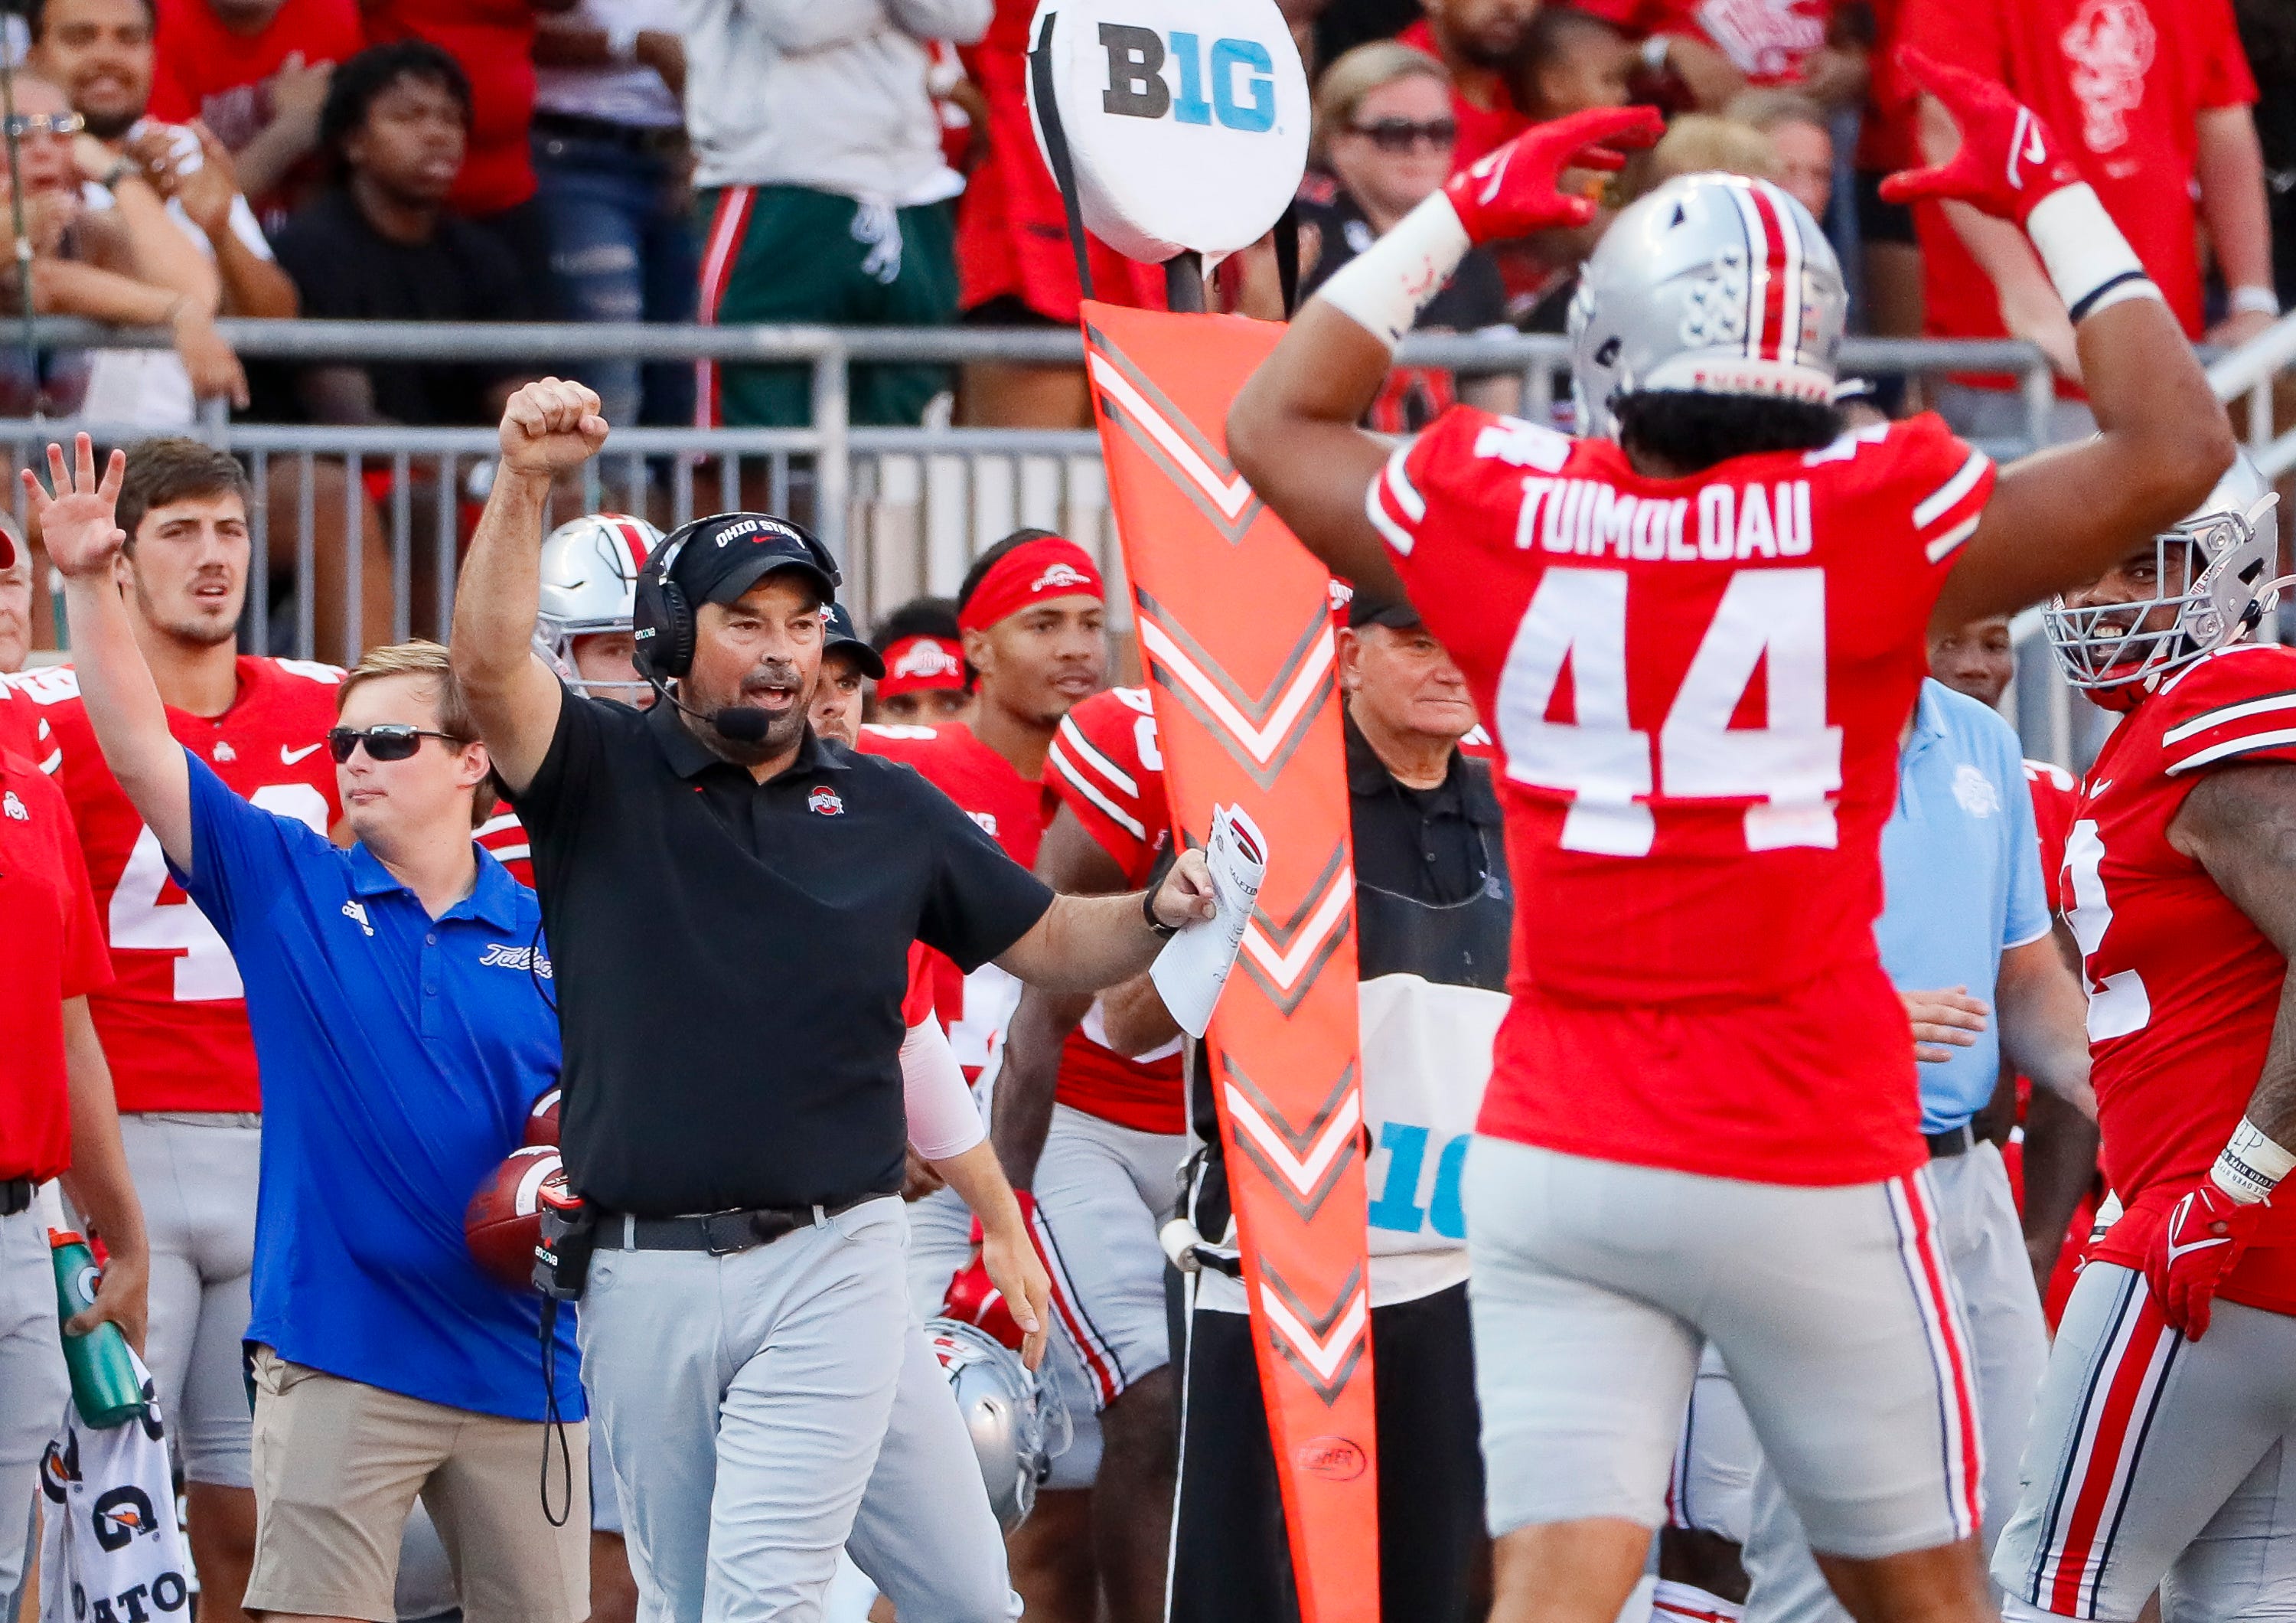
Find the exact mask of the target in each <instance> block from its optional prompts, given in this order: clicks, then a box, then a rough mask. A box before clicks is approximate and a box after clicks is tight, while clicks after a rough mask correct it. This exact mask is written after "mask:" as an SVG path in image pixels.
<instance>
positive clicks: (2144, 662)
mask: <svg viewBox="0 0 2296 1623" xmlns="http://www.w3.org/2000/svg"><path fill="white" fill-rule="evenodd" d="M2279 501H2280V498H2279V497H2278V496H2276V495H2275V494H2274V493H2273V490H2272V487H2271V486H2270V485H2269V484H2267V482H2265V478H2264V475H2263V474H2260V473H2259V472H2258V471H2257V467H2256V464H2254V463H2253V462H2251V461H2250V460H2249V459H2248V455H2247V453H2246V452H2244V451H2243V452H2242V453H2241V454H2239V455H2238V456H2236V457H2234V458H2233V464H2232V466H2230V467H2229V468H2226V470H2225V475H2224V477H2223V478H2222V479H2219V480H2218V481H2217V488H2216V489H2215V490H2211V491H2210V492H2209V498H2208V499H2207V500H2206V501H2204V502H2202V504H2201V505H2200V507H2199V508H2198V509H2197V510H2196V511H2195V512H2194V514H2193V515H2192V516H2191V517H2190V518H2188V519H2186V520H2185V522H2184V523H2180V524H2178V525H2177V526H2176V527H2175V528H2174V529H2172V530H2165V531H2161V533H2160V534H2159V535H2157V536H2155V537H2153V595H2152V596H2151V597H2144V598H2139V599H2136V600H2135V601H2132V602H2127V603H2100V604H2095V605H2089V606H2082V607H2079V608H2075V607H2072V606H2070V605H2068V604H2067V603H2066V602H2065V600H2064V598H2063V597H2054V598H2052V599H2051V600H2050V602H2049V605H2048V606H2047V607H2046V608H2045V609H2043V610H2042V611H2041V623H2042V626H2043V628H2044V629H2045V630H2046V631H2047V633H2048V638H2049V647H2050V648H2051V649H2052V650H2054V652H2055V654H2056V656H2057V664H2058V667H2059V668H2060V669H2062V671H2064V673H2065V680H2067V681H2069V682H2071V684H2072V685H2073V686H2074V687H2076V688H2084V689H2087V690H2088V691H2090V692H2092V693H2094V692H2097V691H2099V690H2101V689H2107V688H2128V690H2129V692H2130V693H2131V694H2132V695H2134V694H2140V693H2144V692H2149V691H2150V690H2151V689H2152V688H2153V687H2154V686H2156V685H2157V684H2158V682H2159V681H2160V679H2161V678H2162V677H2164V676H2166V675H2168V674H2169V673H2170V672H2171V671H2180V670H2182V669H2183V668H2184V667H2185V666H2186V665H2189V664H2191V663H2193V662H2194V660H2196V659H2199V658H2200V657H2201V656H2202V655H2205V654H2212V653H2214V652H2215V651H2216V650H2217V649H2218V648H2221V647H2225V646H2226V644H2227V643H2232V642H2236V641H2238V640H2239V639H2240V638H2243V637H2244V636H2246V635H2247V634H2248V633H2249V632H2250V631H2251V630H2254V629H2255V627H2256V624H2257V622H2259V621H2260V620H2262V619H2263V618H2264V616H2265V614H2266V612H2267V610H2269V609H2270V608H2271V607H2272V606H2273V603H2274V601H2275V600H2276V599H2277V598H2278V597H2279V596H2280V589H2281V587H2282V586H2284V585H2285V584H2286V582H2285V581H2282V580H2276V579H2275V578H2274V575H2273V572H2274V570H2275V569H2276V567H2277V565H2278V564H2279V561H2280V517H2279V514H2278V512H2277V508H2278V506H2279ZM2164 609H2165V610H2170V611H2173V614H2168V615H2164V614H2161V613H2160V611H2161V610H2164ZM2152 622H2160V623H2157V624H2156V623H2152Z"/></svg>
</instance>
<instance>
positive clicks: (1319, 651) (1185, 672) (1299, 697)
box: [1138, 614, 1332, 766]
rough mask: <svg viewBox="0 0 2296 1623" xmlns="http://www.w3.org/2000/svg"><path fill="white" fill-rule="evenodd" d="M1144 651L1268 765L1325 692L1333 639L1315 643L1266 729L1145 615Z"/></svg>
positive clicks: (1142, 620)
mask: <svg viewBox="0 0 2296 1623" xmlns="http://www.w3.org/2000/svg"><path fill="white" fill-rule="evenodd" d="M1138 623H1139V632H1140V643H1141V646H1142V647H1144V648H1146V649H1147V650H1148V652H1149V653H1150V654H1151V655H1153V656H1154V657H1155V658H1157V659H1159V660H1160V661H1162V662H1163V663H1164V664H1165V665H1167V666H1169V668H1170V670H1171V672H1172V674H1173V675H1174V676H1177V678H1179V679H1180V681H1181V682H1182V684H1183V685H1185V687H1186V688H1187V689H1188V691H1189V692H1190V693H1193V694H1194V695H1195V696H1196V697H1197V698H1198V699H1199V700H1201V702H1202V704H1203V706H1204V708H1205V709H1206V710H1209V711H1210V712H1211V713H1212V715H1213V717H1214V718H1215V719H1216V720H1217V721H1218V722H1219V724H1220V725H1221V726H1222V727H1225V728H1226V729H1228V731H1229V732H1231V733H1234V735H1235V738H1236V742H1238V743H1239V744H1241V745H1242V746H1243V747H1244V748H1245V749H1246V750H1248V751H1250V752H1251V758H1252V759H1253V760H1255V761H1257V762H1259V764H1260V765H1262V766H1266V765H1267V762H1268V759H1269V758H1270V757H1271V756H1273V755H1274V754H1275V752H1276V750H1277V748H1278V747H1280V746H1282V744H1283V740H1284V739H1285V738H1287V737H1290V736H1291V732H1292V723H1293V722H1294V721H1298V720H1299V719H1300V712H1301V711H1303V710H1305V709H1306V708H1307V707H1308V704H1310V703H1311V702H1312V701H1313V700H1314V699H1315V697H1316V694H1317V692H1318V691H1320V690H1321V688H1322V687H1323V681H1324V672H1325V671H1328V670H1330V669H1331V667H1332V636H1331V633H1330V632H1329V631H1324V632H1323V633H1322V634H1321V635H1319V636H1318V637H1317V638H1316V647H1315V648H1314V651H1313V652H1311V653H1310V654H1309V655H1308V658H1307V662H1306V663H1304V664H1302V665H1301V666H1300V669H1299V671H1298V672H1297V673H1296V674H1295V675H1294V676H1293V677H1292V685H1291V687H1289V688H1286V689H1284V693H1283V702H1282V703H1280V704H1277V705H1276V706H1275V713H1273V714H1271V715H1270V716H1269V717H1268V718H1267V726H1265V727H1254V726H1253V725H1252V724H1251V718H1250V717H1248V716H1246V715H1245V714H1244V713H1243V712H1242V711H1241V710H1238V709H1237V708H1236V707H1235V702H1234V700H1233V699H1231V698H1229V697H1228V696H1227V695H1226V694H1225V693H1222V692H1221V691H1220V689H1219V685H1218V683H1216V682H1214V681H1213V680H1211V678H1210V677H1209V676H1206V675H1205V674H1204V672H1203V670H1202V668H1201V666H1199V665H1198V664H1197V663H1196V662H1195V661H1194V660H1193V659H1190V658H1189V657H1188V656H1187V655H1186V654H1185V653H1183V652H1182V651H1181V648H1180V645H1179V644H1178V643H1177V642H1175V641H1174V640H1173V639H1172V636H1171V633H1170V632H1169V631H1167V630H1164V628H1163V627H1162V626H1160V625H1158V624H1157V623H1156V622H1154V621H1153V620H1151V619H1149V618H1148V617H1147V616H1146V615H1145V614H1143V615H1142V616H1140V619H1139V622H1138Z"/></svg>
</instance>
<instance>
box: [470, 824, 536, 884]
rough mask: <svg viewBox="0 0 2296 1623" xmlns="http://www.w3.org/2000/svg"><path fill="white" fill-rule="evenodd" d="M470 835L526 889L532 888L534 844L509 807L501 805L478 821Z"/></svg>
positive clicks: (524, 826) (523, 825)
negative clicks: (489, 815)
mask: <svg viewBox="0 0 2296 1623" xmlns="http://www.w3.org/2000/svg"><path fill="white" fill-rule="evenodd" d="M471 838H472V839H474V840H476V841H478V843H479V844H481V845H483V846H485V847H486V848H487V850H488V853H491V854H492V856H493V857H494V860H495V861H497V862H500V863H501V864H502V865H503V866H504V868H507V869H510V877H512V878H513V879H515V880H517V881H518V882H519V883H520V884H521V885H523V886H526V887H527V888H528V889H529V890H532V889H533V888H534V847H533V844H532V843H531V842H530V841H529V838H528V836H527V832H526V825H525V824H524V823H521V822H520V821H519V820H518V813H517V812H515V811H512V810H511V809H510V808H509V807H508V806H503V807H501V808H500V809H498V810H497V811H496V812H495V814H494V815H493V816H492V817H490V818H488V819H487V820H486V821H485V822H483V823H480V825H479V827H478V831H477V832H476V833H474V834H472V835H471Z"/></svg>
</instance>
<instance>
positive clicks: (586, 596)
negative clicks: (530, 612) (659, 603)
mask: <svg viewBox="0 0 2296 1623" xmlns="http://www.w3.org/2000/svg"><path fill="white" fill-rule="evenodd" d="M660 545H661V531H659V530H657V529H655V528H654V527H653V526H652V524H649V523H646V522H645V520H644V519H642V518H632V517H631V516H630V515H628V514H627V513H590V514H586V515H583V516H582V517H580V518H577V519H570V520H568V521H567V522H566V523H562V524H561V525H559V526H558V528H557V529H555V530H553V531H551V532H550V533H549V534H548V535H547V536H545V538H544V539H543V542H542V596H541V599H540V602H539V605H538V611H537V614H536V615H535V617H534V646H535V648H536V650H537V652H538V653H540V654H541V655H542V656H543V658H544V659H545V660H547V661H548V662H549V663H550V667H551V669H552V670H553V671H557V672H558V674H559V675H560V676H561V677H562V678H563V679H564V680H565V681H566V682H567V684H568V685H569V686H570V687H571V688H574V690H575V691H576V692H578V693H586V694H588V695H589V696H591V697H592V698H598V699H621V700H623V701H625V702H627V703H629V704H644V695H645V692H646V685H645V683H644V682H642V681H629V682H598V681H587V680H584V679H583V677H582V676H581V674H580V673H579V672H578V671H577V670H576V669H575V665H574V640H575V638H578V637H595V636H599V635H601V634H606V633H611V632H616V631H624V632H627V631H628V630H630V629H631V623H632V619H633V616H634V615H635V613H636V608H637V581H638V571H639V570H641V569H644V567H645V562H646V560H647V559H648V558H650V557H652V556H653V553H654V549H655V548H658V547H660Z"/></svg>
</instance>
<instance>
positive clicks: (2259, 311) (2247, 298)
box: [2225, 284, 2280, 321]
mask: <svg viewBox="0 0 2296 1623" xmlns="http://www.w3.org/2000/svg"><path fill="white" fill-rule="evenodd" d="M2225 306H2226V309H2229V310H2231V311H2232V313H2233V314H2234V315H2235V316H2269V317H2272V318H2273V319H2274V320H2276V321H2277V320H2278V319H2279V318H2280V295H2279V294H2278V293H2276V292H2273V291H2272V290H2271V289H2270V288H2268V287H2257V286H2255V285H2253V284H2251V285H2250V286H2247V287H2235V288H2234V289H2233V290H2232V292H2229V293H2227V294H2226V296H2225Z"/></svg>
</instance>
